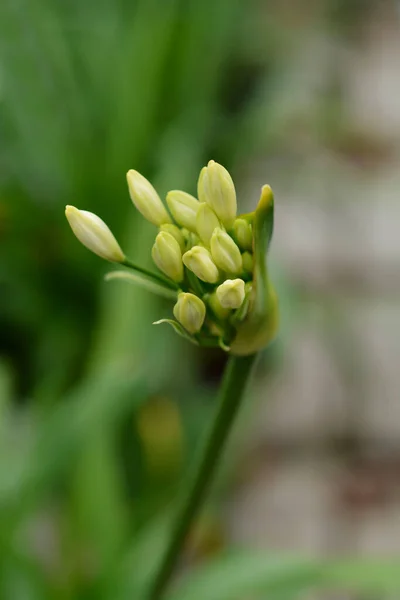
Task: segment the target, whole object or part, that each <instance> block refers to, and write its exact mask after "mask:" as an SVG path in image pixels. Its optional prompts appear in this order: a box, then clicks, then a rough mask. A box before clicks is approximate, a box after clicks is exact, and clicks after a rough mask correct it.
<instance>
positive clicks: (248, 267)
mask: <svg viewBox="0 0 400 600" xmlns="http://www.w3.org/2000/svg"><path fill="white" fill-rule="evenodd" d="M242 261H243V269H244V270H245V271H247V272H248V273H252V272H253V267H254V258H253V255H252V254H251V252H243V254H242Z"/></svg>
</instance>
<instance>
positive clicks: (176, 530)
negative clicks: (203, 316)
mask: <svg viewBox="0 0 400 600" xmlns="http://www.w3.org/2000/svg"><path fill="white" fill-rule="evenodd" d="M256 356H257V355H256V354H252V355H250V356H240V357H237V356H231V357H230V358H229V360H228V363H227V366H226V369H225V373H224V377H223V380H222V383H221V388H220V392H219V397H218V408H217V413H216V415H215V417H214V419H213V422H212V424H211V428H210V431H209V433H208V436H207V437H206V440H205V445H204V447H203V449H202V452H201V454H200V457H199V459H200V460H199V462H198V466H197V468H194V470H193V475H192V477H191V480H190V481H189V484H188V486H187V488H186V491H185V493H184V496H183V498H182V502H181V505H180V506H179V508H178V511H177V520H176V523H175V525H174V527H173V530H172V533H171V537H170V541H169V544H168V546H167V549H166V552H165V554H164V557H163V559H162V562H161V564H160V568H159V570H158V572H157V574H156V577H155V579H154V582H153V585H152V586H151V589H150V593H149V596H148V600H159V599H160V598H161V597H162V595H163V592H164V590H165V587H166V585H167V584H168V581H169V578H170V576H171V575H172V572H173V570H174V567H175V565H176V562H177V560H178V558H179V555H180V553H181V550H182V546H183V544H184V542H185V538H186V536H187V533H188V531H189V529H190V527H191V525H192V523H193V520H194V519H195V517H196V516H197V513H198V511H199V509H200V508H201V505H202V503H203V501H204V498H205V495H206V492H207V490H208V488H209V486H210V484H211V482H212V480H213V478H214V476H215V474H216V471H217V468H218V465H219V462H220V459H221V456H222V453H223V450H224V448H225V445H226V442H227V439H228V436H229V433H230V431H231V429H232V425H233V422H234V420H235V417H236V415H237V413H238V410H239V408H240V405H241V401H242V399H243V395H244V391H245V388H246V385H247V382H248V380H249V376H250V374H251V371H252V367H253V365H254V362H255V358H256Z"/></svg>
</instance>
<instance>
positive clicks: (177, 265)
mask: <svg viewBox="0 0 400 600" xmlns="http://www.w3.org/2000/svg"><path fill="white" fill-rule="evenodd" d="M151 256H152V258H153V260H154V262H155V264H156V265H157V267H158V268H159V269H160V271H162V272H163V273H164V274H165V275H167V277H169V278H170V279H172V280H173V281H176V282H177V283H179V282H180V281H182V279H183V264H182V253H181V249H180V247H179V244H178V242H177V241H176V239H175V238H174V237H173V236H172V235H171V234H170V233H168V232H167V231H160V233H159V234H158V235H157V237H156V241H155V243H154V246H153V248H152V250H151Z"/></svg>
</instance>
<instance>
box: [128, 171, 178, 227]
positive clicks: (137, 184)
mask: <svg viewBox="0 0 400 600" xmlns="http://www.w3.org/2000/svg"><path fill="white" fill-rule="evenodd" d="M126 179H127V181H128V188H129V194H130V197H131V199H132V202H133V204H134V205H135V206H136V208H137V209H138V211H139V212H140V213H141V214H142V215H143V216H144V218H145V219H147V220H148V221H150V223H153V225H157V226H158V227H159V226H160V225H163V224H164V223H171V217H170V216H169V214H168V213H167V210H166V208H165V206H164V204H163V203H162V201H161V198H160V196H159V195H158V194H157V192H156V190H155V189H154V187H153V186H152V185H151V183H150V181H148V180H147V179H146V177H143V175H141V174H140V173H138V172H137V171H134V170H133V169H130V170H129V171H128V173H127V174H126Z"/></svg>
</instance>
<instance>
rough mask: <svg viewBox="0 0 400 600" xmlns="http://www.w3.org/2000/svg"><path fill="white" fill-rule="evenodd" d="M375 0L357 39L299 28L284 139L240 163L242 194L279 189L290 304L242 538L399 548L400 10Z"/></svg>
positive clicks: (267, 382) (255, 446) (267, 543)
mask: <svg viewBox="0 0 400 600" xmlns="http://www.w3.org/2000/svg"><path fill="white" fill-rule="evenodd" d="M286 4H288V3H286ZM314 4H315V3H314ZM369 4H370V5H371V6H372V8H371V6H370V10H369V11H368V14H367V18H366V20H362V22H360V21H356V33H354V29H353V35H351V36H348V34H346V33H345V34H342V35H338V32H337V30H334V31H332V29H329V27H328V25H326V23H323V24H322V25H321V23H320V25H321V27H322V29H321V27H319V28H310V30H311V29H313V32H314V33H313V34H312V35H303V37H302V43H301V44H300V43H299V47H298V51H296V53H295V54H296V56H293V58H292V62H293V64H292V65H291V68H292V70H293V71H297V72H298V71H299V69H300V72H301V69H302V70H303V71H302V72H301V73H302V74H303V81H304V86H305V89H303V90H302V91H301V92H300V93H299V95H298V103H297V105H296V98H294V100H293V102H292V104H290V102H289V103H288V102H287V101H286V100H285V98H282V105H284V106H290V108H289V109H288V112H287V114H286V115H285V114H283V115H281V123H282V124H283V125H287V123H292V124H293V125H292V126H291V131H292V133H291V135H288V134H287V132H286V134H285V140H284V141H281V143H280V144H277V146H276V150H274V151H272V150H271V151H270V152H268V154H267V156H264V157H263V158H262V159H260V160H259V161H257V162H256V163H254V162H252V164H251V165H250V166H249V167H248V171H247V172H246V177H247V181H248V185H247V184H246V186H247V187H246V186H244V189H243V190H242V194H243V195H244V196H246V195H247V194H246V192H247V191H248V194H249V195H250V194H251V196H254V189H257V187H258V186H259V185H261V184H262V183H265V182H268V183H270V184H271V185H272V187H273V189H274V190H275V194H276V197H277V211H276V229H275V238H274V243H273V261H274V262H275V263H276V264H278V265H279V269H280V272H281V273H282V272H283V274H284V279H285V280H286V282H287V285H288V286H289V294H288V295H289V297H290V298H291V301H290V302H289V303H287V302H286V303H284V306H283V315H282V336H281V338H282V339H281V342H280V343H281V345H282V348H281V349H280V350H279V353H280V354H281V356H282V362H281V365H280V367H279V369H278V371H277V373H273V374H272V375H266V376H264V377H263V378H261V379H259V380H258V383H257V384H256V394H257V398H258V402H257V408H256V411H255V412H256V414H255V417H254V420H253V423H252V426H251V427H250V435H249V439H248V446H247V451H246V461H245V462H246V469H245V473H244V474H243V473H242V474H241V477H240V483H239V484H238V485H237V487H236V492H235V494H234V497H233V498H232V499H231V500H230V501H229V504H228V506H227V511H226V515H227V517H226V519H227V524H228V525H229V531H230V532H231V536H232V538H233V541H235V542H238V543H242V542H243V543H246V544H249V545H253V546H256V547H263V548H272V549H280V550H291V551H300V552H307V553H311V554H315V555H321V554H327V555H329V554H338V553H344V552H346V553H354V554H360V555H365V556H368V555H369V556H382V557H383V556H394V555H399V553H400V302H399V299H400V100H399V99H400V5H398V6H396V3H394V2H393V3H392V2H381V3H375V5H374V3H369ZM397 9H398V10H397ZM301 27H304V24H302V25H301ZM324 27H326V29H325V30H324V29H323V28H324ZM303 33H304V32H303ZM301 34H302V32H301V30H299V38H300V37H301ZM346 36H347V37H346ZM297 67H298V69H297ZM301 78H302V77H301V76H300V79H301ZM332 82H334V85H332ZM297 85H298V82H297ZM296 89H297V88H293V95H294V96H296ZM332 90H334V91H333V92H332ZM276 93H277V95H278V100H279V93H280V90H279V89H277V90H276ZM333 97H334V98H335V102H334V103H333V104H334V107H333V109H332V102H331V100H332V98H333ZM304 98H306V100H304ZM327 102H328V104H329V102H330V105H329V106H328V108H327V109H326V112H325V113H324V112H323V110H324V106H325V108H326V103H327ZM316 114H317V115H318V117H316ZM321 115H322V116H321ZM283 293H284V294H285V292H283Z"/></svg>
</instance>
